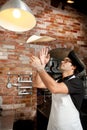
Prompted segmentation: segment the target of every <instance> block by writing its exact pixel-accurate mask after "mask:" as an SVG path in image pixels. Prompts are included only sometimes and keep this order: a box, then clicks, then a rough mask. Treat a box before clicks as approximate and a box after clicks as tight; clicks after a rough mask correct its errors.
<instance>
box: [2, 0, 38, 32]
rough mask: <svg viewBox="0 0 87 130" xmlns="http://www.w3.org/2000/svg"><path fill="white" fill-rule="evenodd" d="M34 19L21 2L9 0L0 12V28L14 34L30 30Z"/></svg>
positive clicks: (33, 24) (19, 0) (34, 21)
mask: <svg viewBox="0 0 87 130" xmlns="http://www.w3.org/2000/svg"><path fill="white" fill-rule="evenodd" d="M35 25H36V19H35V17H34V15H33V14H32V13H31V10H30V9H29V7H28V6H27V5H26V4H25V3H23V2H22V1H21V0H10V1H8V2H7V3H6V4H5V5H4V6H2V8H1V11H0V26H2V27H3V28H5V29H7V30H11V31H15V32H24V31H28V30H31V29H32V28H33V27H34V26H35Z"/></svg>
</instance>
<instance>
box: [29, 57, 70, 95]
mask: <svg viewBox="0 0 87 130" xmlns="http://www.w3.org/2000/svg"><path fill="white" fill-rule="evenodd" d="M31 66H32V67H33V68H34V69H36V70H37V71H38V74H39V75H37V76H40V79H39V81H40V82H38V83H42V82H43V85H44V86H46V87H47V88H48V89H49V90H50V91H51V92H52V93H68V88H67V86H66V85H65V84H64V83H63V82H62V83H57V82H56V81H55V80H54V79H53V78H52V77H51V76H49V74H48V73H47V72H46V71H45V69H44V66H43V64H42V63H41V60H40V59H39V58H38V57H35V56H32V57H31Z"/></svg>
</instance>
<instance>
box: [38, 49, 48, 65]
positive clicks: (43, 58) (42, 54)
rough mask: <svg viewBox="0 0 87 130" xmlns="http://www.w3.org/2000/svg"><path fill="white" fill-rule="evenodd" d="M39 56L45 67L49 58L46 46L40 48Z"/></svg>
mask: <svg viewBox="0 0 87 130" xmlns="http://www.w3.org/2000/svg"><path fill="white" fill-rule="evenodd" d="M39 58H40V61H41V64H42V65H43V66H44V67H45V65H46V64H47V63H48V62H49V60H50V54H48V48H46V47H45V48H42V50H41V51H40V53H39Z"/></svg>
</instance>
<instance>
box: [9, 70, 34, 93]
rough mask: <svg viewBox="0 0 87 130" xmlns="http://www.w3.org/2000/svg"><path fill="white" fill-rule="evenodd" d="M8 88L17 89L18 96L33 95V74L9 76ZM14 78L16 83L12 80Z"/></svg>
mask: <svg viewBox="0 0 87 130" xmlns="http://www.w3.org/2000/svg"><path fill="white" fill-rule="evenodd" d="M7 75H8V79H7V88H9V89H10V88H12V87H17V89H18V95H27V94H32V72H30V73H29V74H10V72H9V73H8V74H7ZM13 76H14V79H16V80H15V82H13V81H12V80H11V78H12V77H13Z"/></svg>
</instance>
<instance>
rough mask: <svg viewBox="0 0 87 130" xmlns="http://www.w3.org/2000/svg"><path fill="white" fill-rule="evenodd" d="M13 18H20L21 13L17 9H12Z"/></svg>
mask: <svg viewBox="0 0 87 130" xmlns="http://www.w3.org/2000/svg"><path fill="white" fill-rule="evenodd" d="M13 16H14V17H15V18H20V17H21V12H20V11H19V10H18V9H14V11H13Z"/></svg>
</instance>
